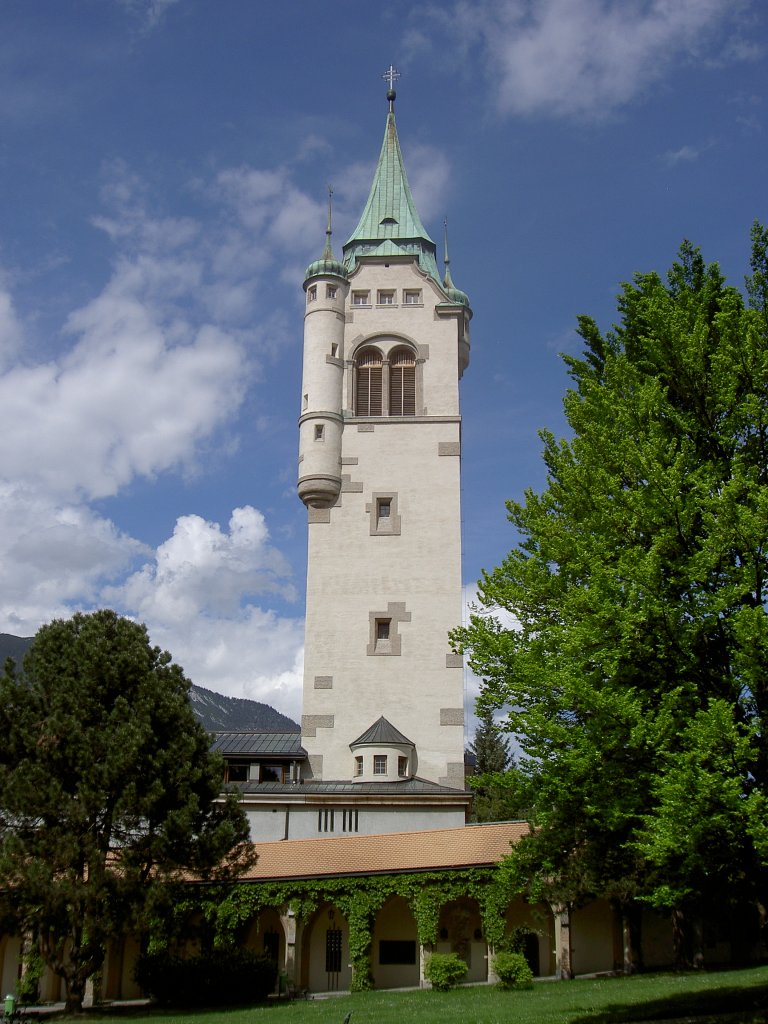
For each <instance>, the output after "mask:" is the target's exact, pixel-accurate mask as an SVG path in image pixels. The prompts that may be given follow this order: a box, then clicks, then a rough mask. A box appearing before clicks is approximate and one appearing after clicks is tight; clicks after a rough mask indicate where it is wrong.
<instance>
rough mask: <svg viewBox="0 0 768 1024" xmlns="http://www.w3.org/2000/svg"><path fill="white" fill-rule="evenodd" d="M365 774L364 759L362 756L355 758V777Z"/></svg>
mask: <svg viewBox="0 0 768 1024" xmlns="http://www.w3.org/2000/svg"><path fill="white" fill-rule="evenodd" d="M362 774H363V759H362V757H361V756H358V757H356V758H355V775H362Z"/></svg>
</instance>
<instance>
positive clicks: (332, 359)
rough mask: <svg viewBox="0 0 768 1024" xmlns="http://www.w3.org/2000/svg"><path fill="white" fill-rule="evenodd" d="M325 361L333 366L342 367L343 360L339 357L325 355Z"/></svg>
mask: <svg viewBox="0 0 768 1024" xmlns="http://www.w3.org/2000/svg"><path fill="white" fill-rule="evenodd" d="M325 361H326V363H331V364H332V365H333V366H338V368H339V369H340V370H343V369H344V360H343V359H339V357H338V356H326V357H325Z"/></svg>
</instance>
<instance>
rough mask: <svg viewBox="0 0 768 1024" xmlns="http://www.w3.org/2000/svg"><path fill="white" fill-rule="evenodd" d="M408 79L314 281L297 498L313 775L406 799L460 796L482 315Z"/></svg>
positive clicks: (310, 274) (306, 737) (313, 271)
mask: <svg viewBox="0 0 768 1024" xmlns="http://www.w3.org/2000/svg"><path fill="white" fill-rule="evenodd" d="M395 75H396V73H395V72H394V69H393V68H390V72H389V73H388V75H386V76H385V78H388V79H389V92H388V93H387V99H388V103H389V112H388V115H387V123H386V130H385V133H384V142H383V145H382V148H381V154H380V156H379V162H378V166H377V168H376V173H375V176H374V180H373V185H372V187H371V192H370V195H369V197H368V202H367V203H366V206H365V209H364V211H363V214H362V216H361V218H360V222H359V224H358V225H357V228H356V229H355V231H354V232H353V234H352V236H351V237H350V239H349V240H348V241H347V243H346V244H345V245H344V251H343V261H337V260H335V259H334V257H333V253H332V248H331V223H330V213H329V223H328V231H327V242H326V247H325V252H324V253H323V256H322V258H321V259H319V260H317V261H316V262H315V263H312V264H311V265H310V266H309V268H308V269H307V274H306V280H305V282H304V289H305V291H306V314H305V321H304V323H305V326H304V373H303V383H302V390H301V416H300V419H299V425H300V448H299V483H298V492H299V496H300V498H301V500H302V501H303V502H304V503H305V504H306V505H307V508H308V519H309V549H308V569H307V619H306V646H305V667H304V706H303V715H302V743H303V745H304V747H305V748H306V750H307V752H308V754H309V769H308V771H307V772H306V773H305V774H306V777H307V778H308V779H311V780H315V781H316V782H319V781H321V780H322V782H323V783H327V782H330V781H338V782H340V783H346V784H347V785H346V789H347V791H348V792H349V783H359V784H361V785H360V788H359V789H357V790H355V791H356V792H359V793H360V794H361V795H362V793H363V792H365V793H370V792H371V791H372V787H373V788H374V789H375V785H376V784H377V783H379V784H385V785H386V791H387V793H390V794H394V795H395V797H396V796H397V793H398V792H402V794H403V796H405V794H406V793H407V792H411V793H414V792H416V791H417V790H418V787H419V785H421V784H425V785H427V786H429V785H431V786H433V787H435V786H439V787H441V788H442V789H443V790H445V789H446V787H447V788H448V789H453V790H463V789H464V757H463V751H464V728H463V725H464V714H463V671H462V662H461V659H460V657H458V656H456V655H454V654H452V653H451V650H450V647H449V644H448V631H449V630H450V629H452V628H453V627H454V626H457V625H459V624H460V623H461V611H462V607H461V514H460V461H461V459H460V456H461V419H460V415H459V378H460V377H461V375H462V373H463V371H464V369H465V368H466V366H467V364H468V362H469V321H470V318H471V316H472V313H471V311H470V308H469V302H468V299H467V297H466V295H465V294H464V293H463V292H461V291H459V290H458V289H457V288H454V286H453V282H452V281H451V278H450V272H449V271H448V268H447V253H446V274H445V277H444V278H443V279H441V277H440V274H439V273H438V269H437V263H436V252H435V244H434V242H433V241H432V239H431V238H430V237H429V235H428V234H427V232H426V230H425V229H424V226H423V225H422V223H421V220H420V218H419V215H418V213H417V211H416V208H415V205H414V202H413V197H412V196H411V192H410V189H409V187H408V182H407V179H406V175H405V169H404V165H403V159H402V154H401V152H400V145H399V142H398V137H397V131H396V128H395V115H394V100H395V92H394V89H393V88H392V85H393V79H394V77H395ZM393 784H400V785H401V787H402V789H401V790H398V788H397V786H396V785H393ZM457 795H458V794H457ZM347 799H348V798H347ZM395 802H397V800H395ZM448 802H449V803H450V799H449V801H448ZM464 806H466V797H465V796H464V795H463V794H462V796H461V807H462V809H463V807H464Z"/></svg>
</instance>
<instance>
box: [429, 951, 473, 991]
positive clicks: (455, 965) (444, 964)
mask: <svg viewBox="0 0 768 1024" xmlns="http://www.w3.org/2000/svg"><path fill="white" fill-rule="evenodd" d="M466 973H467V965H466V963H465V962H464V961H463V960H462V959H461V957H460V956H459V955H458V954H457V953H432V955H431V956H430V958H429V959H428V960H427V962H426V964H425V965H424V976H425V978H426V979H427V981H431V982H432V988H434V989H437V991H438V992H447V991H448V989H449V988H454V987H455V986H456V985H458V983H459V982H460V981H461V979H462V978H463V977H464V975H465V974H466Z"/></svg>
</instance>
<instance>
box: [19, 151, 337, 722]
mask: <svg viewBox="0 0 768 1024" xmlns="http://www.w3.org/2000/svg"><path fill="white" fill-rule="evenodd" d="M104 173H105V184H104V188H103V191H102V204H103V206H102V209H101V211H100V212H99V214H98V216H96V217H94V218H93V219H92V223H93V225H94V226H95V227H96V228H98V229H99V230H100V231H103V232H104V233H105V234H106V236H107V237H108V238H109V240H110V241H111V243H112V245H113V246H114V257H113V263H112V270H111V274H110V276H109V279H108V280H107V282H106V283H105V284H104V286H103V287H102V288H101V290H100V291H98V293H96V294H94V296H93V297H92V298H91V299H90V301H87V302H85V303H84V304H82V305H80V306H79V307H78V308H74V309H72V311H71V312H70V313H69V315H68V316H67V317H66V320H65V322H64V323H63V325H62V328H61V334H60V337H59V338H57V339H56V342H57V343H56V345H55V346H53V345H51V346H48V348H49V350H55V352H56V355H55V356H54V357H52V358H51V357H46V358H45V359H44V360H39V359H38V361H36V362H35V361H33V360H31V359H30V358H29V353H28V352H27V353H26V355H27V358H26V359H25V361H24V362H22V361H21V360H20V359H19V352H22V351H24V349H25V346H24V342H25V339H24V330H23V321H22V320H21V319H20V317H19V315H18V314H17V312H16V309H15V307H14V301H13V295H12V294H11V292H10V291H8V290H6V289H3V288H2V287H0V429H2V433H3V440H4V448H3V460H2V467H1V468H0V583H1V584H2V585H0V630H2V631H5V632H11V633H15V634H17V635H31V634H33V633H34V632H35V631H36V630H37V628H38V627H39V626H40V624H41V623H43V622H45V621H49V620H50V619H51V618H53V617H55V616H67V615H70V614H71V613H72V612H73V611H75V610H78V609H79V610H89V609H91V608H94V607H99V606H105V605H109V606H112V607H115V608H116V610H118V611H120V612H122V613H124V614H129V615H132V616H134V617H136V618H138V619H141V620H143V621H146V623H147V625H148V627H149V629H150V633H151V635H152V638H153V641H154V642H156V643H159V644H161V645H162V646H165V647H167V648H168V649H169V650H171V651H172V653H173V654H174V656H175V657H176V658H177V659H178V660H179V662H180V663H181V664H182V665H184V667H185V669H186V670H187V672H188V674H189V675H190V677H191V678H193V679H194V681H196V682H198V683H200V684H201V685H205V686H208V687H210V688H211V689H214V690H218V691H220V692H225V693H231V694H233V695H237V696H245V697H253V698H256V699H260V700H266V701H268V702H270V703H273V704H278V705H279V706H281V709H282V710H284V711H286V713H289V714H292V715H294V716H295V715H296V714H297V713H298V709H299V701H300V687H301V664H302V642H303V622H302V620H301V619H300V618H298V617H291V616H290V615H287V616H286V615H281V614H279V613H278V612H275V611H274V610H273V609H274V607H275V606H278V607H281V606H283V605H284V604H285V602H291V601H293V600H294V599H295V587H294V584H293V581H292V579H291V573H290V567H289V565H288V563H287V560H286V559H285V558H284V556H283V555H282V554H281V552H280V551H279V550H278V549H277V548H276V547H275V545H274V544H273V543H272V542H271V540H270V538H269V531H268V528H267V524H266V521H265V518H264V516H263V515H262V513H261V512H259V511H257V510H256V509H255V508H252V507H249V506H247V507H244V508H239V509H236V510H235V511H234V512H233V513H232V517H231V519H230V522H229V524H228V526H227V528H226V529H222V528H221V527H220V526H219V525H218V524H215V523H209V522H206V521H205V520H203V519H202V518H200V517H199V516H195V515H180V516H179V517H178V520H177V523H176V527H175V529H174V531H173V534H172V536H171V537H169V538H168V539H166V540H165V541H164V542H163V543H161V544H160V545H159V546H158V547H157V548H156V549H155V548H154V547H152V548H150V547H148V546H147V545H146V543H144V542H143V541H142V539H141V538H140V537H134V536H131V535H130V534H129V533H128V532H126V531H125V530H123V529H121V527H120V524H119V521H117V520H116V521H113V520H112V519H110V518H109V517H108V516H106V515H105V514H104V511H103V508H102V507H101V505H100V504H99V503H100V502H101V501H103V499H105V498H113V497H115V496H118V497H119V496H120V494H121V493H122V492H123V491H124V490H125V489H126V488H127V487H129V486H130V485H131V484H133V483H134V481H136V480H137V479H140V478H144V479H150V480H151V479H153V478H155V477H157V476H159V475H160V474H168V473H179V472H184V473H187V472H188V471H189V470H190V469H193V470H194V469H197V468H198V463H199V460H200V458H201V451H202V449H203V448H205V450H206V452H207V453H208V454H210V451H211V450H213V451H219V452H227V451H229V450H231V448H232V445H233V444H236V441H237V435H236V434H234V435H232V431H233V429H235V424H236V417H237V415H238V412H239V409H240V406H241V404H242V402H243V400H244V397H245V394H246V391H247V390H248V388H249V386H250V385H252V384H253V383H254V381H258V380H260V379H262V378H263V377H264V376H265V374H266V367H267V365H268V364H269V363H270V361H271V360H272V358H273V356H274V352H275V350H276V348H277V347H278V345H279V343H280V342H281V341H282V340H284V335H285V323H284V315H283V314H282V313H281V311H280V308H279V305H278V306H276V305H275V300H274V294H273V292H272V293H270V294H269V296H268V301H267V302H265V300H264V298H263V295H264V288H263V282H264V280H265V277H264V274H265V271H266V270H267V268H269V271H270V273H271V274H274V272H275V269H276V266H277V268H278V269H279V265H280V264H281V263H285V262H288V261H290V260H294V259H296V258H297V253H299V252H300V251H301V250H302V248H303V247H304V246H306V238H302V237H300V234H299V232H298V227H297V225H298V223H299V221H300V220H301V219H302V218H303V217H305V216H307V215H313V216H314V215H318V214H319V217H318V224H319V225H320V226H322V209H321V207H320V206H319V205H318V206H317V208H316V206H315V204H314V202H313V201H312V200H310V199H308V197H307V196H305V195H304V194H303V193H301V191H300V190H298V189H297V188H296V187H295V186H294V185H293V183H292V182H291V179H290V174H289V173H288V172H287V171H284V170H277V171H274V172H272V171H263V170H259V169H253V168H237V169H234V170H233V171H231V172H226V171H223V172H222V173H221V175H220V176H219V178H217V179H216V180H214V181H211V182H203V183H200V182H197V183H195V185H194V187H190V190H189V196H190V201H191V203H192V204H193V203H194V201H198V202H200V203H202V204H203V205H204V206H205V207H206V209H205V210H204V212H203V213H201V215H200V217H199V218H196V217H194V216H188V217H168V216H165V215H164V214H163V213H162V212H160V213H157V212H155V211H154V209H153V197H152V194H151V190H150V189H149V188H148V186H147V185H146V183H145V182H143V181H142V180H141V179H140V178H139V177H138V176H137V175H135V173H133V172H132V171H131V169H130V168H129V167H128V166H127V165H126V164H125V163H123V162H120V161H117V162H114V163H112V164H109V165H107V166H106V167H105V170H104ZM275 197H277V200H278V201H274V202H273V201H271V200H272V199H274V198H275ZM203 217H205V220H203ZM203 224H205V230H203ZM321 234H322V232H321V231H318V238H320V237H321ZM254 253H255V254H256V255H254ZM1 285H2V279H0V286H1ZM260 304H261V305H260ZM254 324H256V325H258V326H256V327H253V326H252V325H254ZM253 404H254V410H253V411H254V412H255V413H257V414H258V408H257V405H258V403H257V402H256V401H255V400H254V403H253ZM255 418H256V419H259V416H258V415H256V417H255ZM261 418H263V416H262V417H261ZM225 428H226V430H227V432H228V433H226V434H225V433H223V431H224V430H225ZM113 507H114V508H115V509H116V510H117V512H116V514H117V515H119V505H114V506H113Z"/></svg>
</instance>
